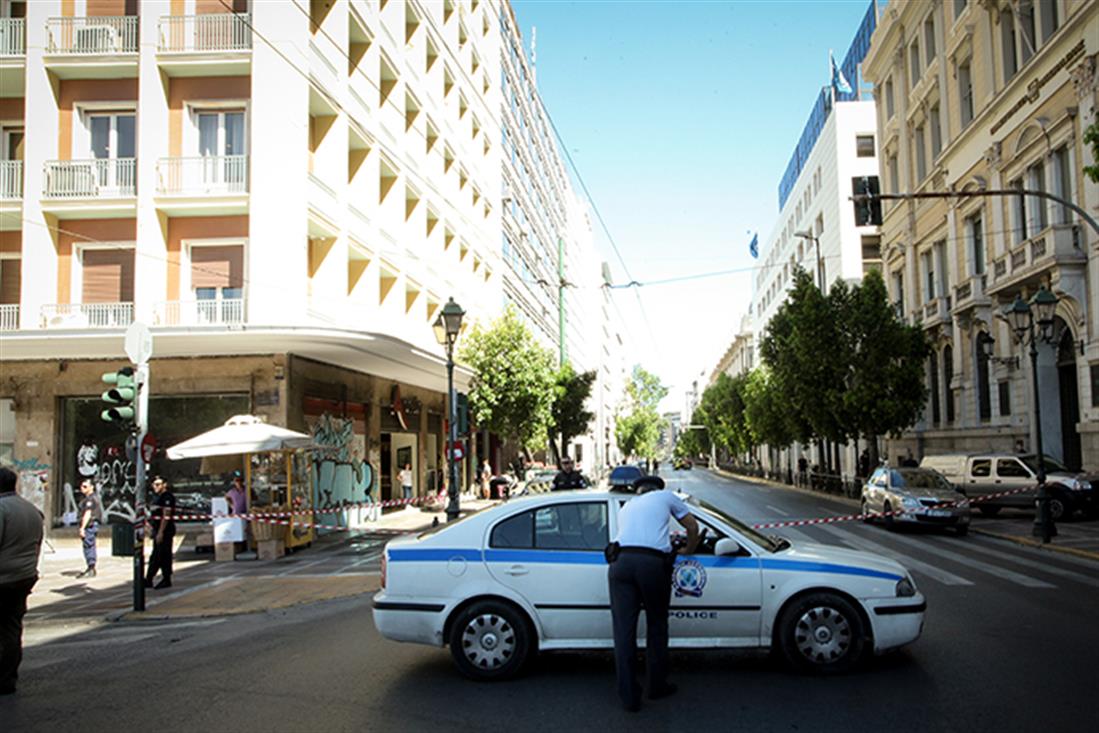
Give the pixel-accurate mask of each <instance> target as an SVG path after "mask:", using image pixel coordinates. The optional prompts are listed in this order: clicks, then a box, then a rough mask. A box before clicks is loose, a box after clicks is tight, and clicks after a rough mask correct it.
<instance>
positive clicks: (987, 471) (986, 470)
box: [970, 458, 992, 476]
mask: <svg viewBox="0 0 1099 733" xmlns="http://www.w3.org/2000/svg"><path fill="white" fill-rule="evenodd" d="M970 474H972V475H973V476H991V475H992V461H991V460H989V459H988V458H978V459H976V460H975V461H973V466H972V467H971V469H970Z"/></svg>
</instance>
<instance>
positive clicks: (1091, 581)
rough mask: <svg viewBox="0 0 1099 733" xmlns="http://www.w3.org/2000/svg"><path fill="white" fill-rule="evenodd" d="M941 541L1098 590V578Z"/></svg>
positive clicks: (961, 542)
mask: <svg viewBox="0 0 1099 733" xmlns="http://www.w3.org/2000/svg"><path fill="white" fill-rule="evenodd" d="M942 539H944V540H946V541H947V542H949V543H950V544H952V545H955V544H956V545H959V546H964V547H965V548H966V549H967V550H970V551H972V552H979V553H981V554H984V555H988V556H989V557H998V558H1000V559H1001V560H1007V561H1008V562H1013V563H1015V564H1016V565H1022V566H1023V567H1027V568H1033V569H1035V570H1041V571H1042V572H1044V573H1049V574H1050V575H1057V576H1059V577H1062V578H1068V579H1069V580H1075V581H1077V582H1079V583H1084V584H1085V585H1090V586H1094V587H1096V588H1099V576H1090V575H1084V574H1083V573H1077V572H1075V571H1073V570H1065V569H1064V568H1059V567H1057V566H1055V565H1050V564H1047V563H1042V562H1038V561H1036V560H1028V559H1027V558H1025V557H1019V556H1017V555H1014V554H1012V553H1008V552H1001V551H1000V550H993V549H992V548H990V547H984V546H982V545H981V544H979V543H977V542H972V541H970V542H966V541H964V540H960V539H955V538H953V537H943V538H942Z"/></svg>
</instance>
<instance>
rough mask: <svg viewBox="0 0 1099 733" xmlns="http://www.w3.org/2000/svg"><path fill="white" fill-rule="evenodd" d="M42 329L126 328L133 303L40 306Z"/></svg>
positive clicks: (131, 316)
mask: <svg viewBox="0 0 1099 733" xmlns="http://www.w3.org/2000/svg"><path fill="white" fill-rule="evenodd" d="M41 320H42V328H65V329H68V328H73V329H80V328H126V327H128V326H129V325H130V324H131V323H133V320H134V304H133V303H54V304H51V305H44V306H42V319H41Z"/></svg>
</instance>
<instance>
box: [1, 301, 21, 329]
mask: <svg viewBox="0 0 1099 733" xmlns="http://www.w3.org/2000/svg"><path fill="white" fill-rule="evenodd" d="M18 330H19V304H18V303H13V304H11V305H7V304H5V305H0V331H18Z"/></svg>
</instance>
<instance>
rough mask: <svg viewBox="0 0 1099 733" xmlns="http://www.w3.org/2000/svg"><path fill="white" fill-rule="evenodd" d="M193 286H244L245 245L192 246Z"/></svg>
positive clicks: (230, 287) (219, 288) (232, 287)
mask: <svg viewBox="0 0 1099 733" xmlns="http://www.w3.org/2000/svg"><path fill="white" fill-rule="evenodd" d="M191 287H192V288H194V289H195V290H198V289H199V288H216V289H217V290H220V291H224V290H225V289H232V290H239V289H241V288H243V287H244V247H242V246H240V245H228V246H217V247H192V248H191Z"/></svg>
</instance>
